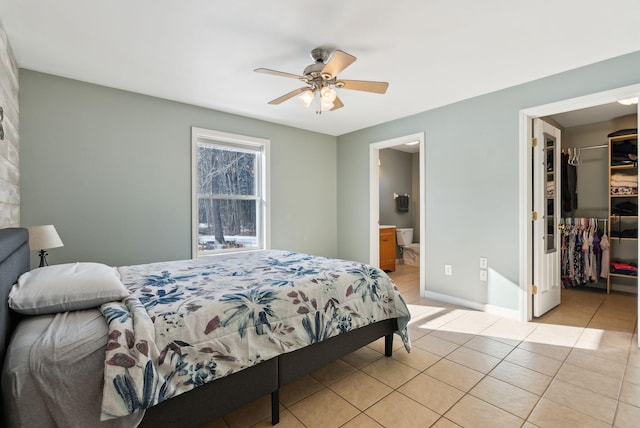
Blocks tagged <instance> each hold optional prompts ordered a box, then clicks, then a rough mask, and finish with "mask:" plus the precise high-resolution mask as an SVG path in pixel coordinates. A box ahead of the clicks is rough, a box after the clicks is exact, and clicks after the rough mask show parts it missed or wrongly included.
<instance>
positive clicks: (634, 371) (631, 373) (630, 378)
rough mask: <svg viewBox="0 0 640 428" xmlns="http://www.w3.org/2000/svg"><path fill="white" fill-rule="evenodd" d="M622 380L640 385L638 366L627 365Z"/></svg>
mask: <svg viewBox="0 0 640 428" xmlns="http://www.w3.org/2000/svg"><path fill="white" fill-rule="evenodd" d="M624 381H625V382H629V383H633V384H635V385H640V367H635V366H627V371H626V372H625V374H624Z"/></svg>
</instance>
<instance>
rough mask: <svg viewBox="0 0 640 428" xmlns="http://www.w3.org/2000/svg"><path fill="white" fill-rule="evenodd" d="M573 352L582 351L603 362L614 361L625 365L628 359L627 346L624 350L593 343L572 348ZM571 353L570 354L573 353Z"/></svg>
mask: <svg viewBox="0 0 640 428" xmlns="http://www.w3.org/2000/svg"><path fill="white" fill-rule="evenodd" d="M573 351H584V352H586V353H588V354H589V355H591V356H593V357H598V358H602V359H603V360H608V361H614V362H616V363H619V364H627V360H628V358H629V346H627V348H626V349H623V348H619V347H616V346H609V345H603V344H598V345H595V344H593V343H591V344H586V343H583V344H582V345H577V344H576V346H575V347H574V348H573ZM573 351H572V352H573Z"/></svg>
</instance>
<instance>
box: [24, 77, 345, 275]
mask: <svg viewBox="0 0 640 428" xmlns="http://www.w3.org/2000/svg"><path fill="white" fill-rule="evenodd" d="M19 95H20V118H21V120H20V132H21V154H20V155H21V156H20V173H21V196H22V198H21V201H22V207H21V208H22V219H21V223H22V226H31V225H39V224H54V225H55V226H56V229H57V230H58V232H59V234H60V236H61V238H62V240H63V241H64V244H65V245H64V247H62V248H56V249H53V250H50V251H49V253H50V256H49V259H50V261H51V262H52V263H63V262H70V261H99V262H103V263H108V264H112V265H125V264H137V263H146V262H152V261H159V260H176V259H186V258H190V257H191V229H190V227H191V181H190V180H191V179H190V171H191V127H192V126H197V127H201V128H209V129H215V130H219V131H224V132H231V133H236V134H242V135H248V136H253V137H261V138H267V139H270V140H271V169H270V170H271V244H272V245H271V246H272V248H279V249H289V250H296V251H302V252H308V253H313V254H318V255H325V256H334V257H335V256H336V255H337V237H336V230H337V224H336V222H337V219H336V212H337V207H336V196H335V195H336V176H337V172H336V138H335V137H332V136H327V135H322V134H318V133H313V132H307V131H303V130H299V129H295V128H291V127H286V126H281V125H276V124H272V123H268V122H264V121H259V120H254V119H249V118H245V117H241V116H237V115H232V114H226V113H221V112H218V111H213V110H208V109H205V108H199V107H195V106H191V105H186V104H181V103H176V102H172V101H167V100H162V99H158V98H153V97H148V96H144V95H139V94H134V93H131V92H126V91H120V90H115V89H110V88H106V87H102V86H97V85H92V84H88V83H82V82H78V81H74V80H69V79H65V78H61V77H56V76H51V75H47V74H42V73H37V72H33V71H29V70H24V69H22V70H20V94H19ZM32 258H35V257H32Z"/></svg>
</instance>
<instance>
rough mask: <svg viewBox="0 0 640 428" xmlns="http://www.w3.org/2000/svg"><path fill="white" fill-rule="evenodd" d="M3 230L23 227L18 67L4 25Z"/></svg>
mask: <svg viewBox="0 0 640 428" xmlns="http://www.w3.org/2000/svg"><path fill="white" fill-rule="evenodd" d="M0 107H2V109H3V119H2V128H3V129H4V139H2V140H0V228H4V227H14V226H19V225H20V155H19V153H20V150H19V147H20V137H19V135H18V130H19V126H18V65H17V64H16V61H15V58H14V57H13V52H12V51H11V46H10V45H9V40H8V38H7V34H6V33H5V31H4V28H3V27H2V22H0Z"/></svg>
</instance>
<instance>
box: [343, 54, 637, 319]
mask: <svg viewBox="0 0 640 428" xmlns="http://www.w3.org/2000/svg"><path fill="white" fill-rule="evenodd" d="M570 54H571V53H570V52H568V53H567V55H570ZM637 83H640V52H636V53H633V54H629V55H625V56H621V57H618V58H614V59H612V60H608V61H604V62H601V63H597V64H593V65H590V66H587V67H583V68H580V69H576V70H572V71H569V72H566V73H561V74H558V75H554V76H550V77H547V78H544V79H540V80H537V81H533V82H529V83H527V84H523V85H519V86H516V87H512V88H509V89H505V90H502V91H498V92H494V93H491V94H488V95H484V96H479V97H476V98H472V99H469V100H466V101H462V102H459V103H455V104H451V105H447V106H444V107H441V108H437V109H434V110H430V111H426V112H423V113H420V114H416V115H413V116H410V117H406V118H403V119H398V120H394V121H392V122H388V123H384V124H380V125H377V126H373V127H370V128H367V129H363V130H360V131H357V132H353V133H350V134H345V135H342V136H340V137H339V138H338V249H339V251H338V254H339V257H342V258H348V259H354V260H360V261H369V245H368V243H369V212H368V207H369V191H368V189H369V182H368V180H369V172H368V168H369V145H370V144H371V143H374V142H378V141H384V140H389V139H392V138H397V137H400V136H403V135H409V134H413V133H417V132H425V136H426V165H425V168H426V188H425V189H424V191H423V194H422V196H423V197H424V198H425V204H426V212H425V214H424V215H425V216H426V230H425V233H426V260H427V263H426V266H425V272H426V288H427V290H428V291H432V292H435V293H441V294H445V295H449V296H452V297H455V298H460V299H464V300H467V301H470V302H474V303H478V304H489V305H494V306H497V307H500V308H504V309H507V310H518V307H519V300H518V297H519V295H518V292H519V269H520V266H521V265H522V264H523V263H525V261H523V260H519V252H520V249H519V245H520V241H519V198H520V195H519V191H520V189H519V184H518V183H519V174H520V167H521V166H520V165H519V164H518V162H519V146H518V144H519V112H520V110H521V109H525V108H529V107H535V106H538V105H543V104H547V103H551V102H555V101H560V100H564V99H569V98H573V97H577V96H582V95H587V94H591V93H597V92H601V91H605V90H608V89H613V88H618V87H623V86H628V85H632V84H637ZM416 96H425V97H428V96H429V94H428V93H419V92H416ZM480 256H486V257H488V260H489V268H490V280H489V282H488V283H482V282H480V281H479V257H480ZM445 264H451V265H452V266H453V275H452V276H445V275H444V265H445Z"/></svg>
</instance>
